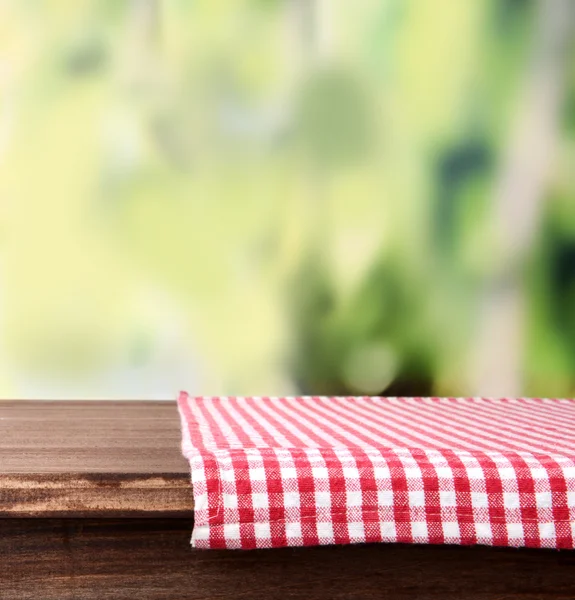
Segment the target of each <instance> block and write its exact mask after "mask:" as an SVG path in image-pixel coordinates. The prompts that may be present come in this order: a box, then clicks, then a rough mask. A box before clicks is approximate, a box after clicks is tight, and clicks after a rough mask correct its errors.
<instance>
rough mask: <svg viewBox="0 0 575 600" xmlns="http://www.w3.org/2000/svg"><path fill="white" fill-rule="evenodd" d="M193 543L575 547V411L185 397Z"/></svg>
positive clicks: (441, 402)
mask: <svg viewBox="0 0 575 600" xmlns="http://www.w3.org/2000/svg"><path fill="white" fill-rule="evenodd" d="M178 409H179V412H180V417H181V423H182V450H183V453H184V456H185V457H186V458H187V459H188V460H189V462H190V465H191V477H192V485H193V493H194V530H193V533H192V545H193V546H194V547H197V548H238V549H249V548H270V547H273V548H277V547H285V546H315V545H323V544H353V543H363V542H400V543H422V544H462V545H473V544H486V545H492V546H516V547H518V546H527V547H536V548H571V549H572V548H575V541H574V540H575V401H573V400H550V399H529V398H504V399H487V398H375V397H345V398H344V397H337V398H336V397H330V398H328V397H316V396H314V397H288V398H270V397H249V398H248V397H192V396H190V395H188V394H187V393H186V392H182V393H181V394H180V396H179V399H178Z"/></svg>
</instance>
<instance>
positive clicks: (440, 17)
mask: <svg viewBox="0 0 575 600" xmlns="http://www.w3.org/2000/svg"><path fill="white" fill-rule="evenodd" d="M574 11H575V3H573V2H572V1H571V0H475V1H473V2H462V1H459V2H458V1H453V0H354V1H353V2H350V1H349V0H234V1H233V2H232V1H223V0H133V1H128V0H70V1H66V0H53V1H48V0H44V1H42V0H14V1H10V0H8V1H6V0H0V396H2V397H15V398H27V397H36V398H78V397H83V398H91V397H101V398H173V397H174V395H175V394H176V393H177V391H178V390H179V389H180V388H186V389H188V390H189V391H190V392H191V393H197V394H256V395H280V394H291V393H305V394H388V395H429V394H438V395H485V396H487V395H495V396H498V395H532V396H572V395H575V45H574V41H575V14H574Z"/></svg>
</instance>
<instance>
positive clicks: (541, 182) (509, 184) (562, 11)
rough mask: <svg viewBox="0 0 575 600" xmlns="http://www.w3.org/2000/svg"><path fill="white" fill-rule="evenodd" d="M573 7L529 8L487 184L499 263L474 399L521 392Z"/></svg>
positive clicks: (485, 311)
mask: <svg viewBox="0 0 575 600" xmlns="http://www.w3.org/2000/svg"><path fill="white" fill-rule="evenodd" d="M574 6H575V5H574V4H573V2H572V0H538V2H537V15H536V30H535V40H534V47H533V52H532V57H531V62H530V65H529V67H528V70H527V75H526V81H525V86H524V89H523V90H522V93H521V96H520V103H519V106H518V110H517V115H516V120H515V123H514V125H513V129H512V131H511V136H510V145H509V147H508V149H507V152H506V155H505V157H504V160H503V167H502V170H501V173H500V175H499V179H498V181H497V182H496V186H495V194H494V198H495V205H494V211H495V216H494V218H495V223H496V228H497V229H496V239H495V243H496V245H497V246H496V247H497V249H498V259H499V264H498V265H497V267H496V269H495V271H494V273H493V276H492V277H491V278H490V279H489V280H488V281H487V283H486V286H485V291H484V295H483V298H482V299H481V301H480V321H479V331H478V336H477V342H476V345H475V354H474V356H473V357H472V364H471V373H470V376H471V382H470V384H471V385H470V387H471V391H472V393H474V394H477V395H483V396H518V395H521V393H522V391H523V377H522V375H523V374H522V366H523V347H524V338H523V323H524V289H523V288H524V286H523V277H522V270H523V268H524V260H525V257H526V254H527V252H528V250H529V248H530V246H531V244H532V242H533V239H534V237H535V235H536V233H537V229H538V224H539V220H540V218H539V217H540V214H541V212H542V211H541V207H542V204H543V202H544V200H545V195H546V186H547V183H548V176H549V171H550V167H551V164H552V159H553V155H554V152H555V149H556V145H557V138H558V135H559V116H560V110H561V100H562V97H563V92H564V88H565V82H566V76H567V68H568V63H567V60H568V48H567V46H568V44H569V42H570V41H571V36H572V34H573V32H574V29H575V27H574V24H575V14H574Z"/></svg>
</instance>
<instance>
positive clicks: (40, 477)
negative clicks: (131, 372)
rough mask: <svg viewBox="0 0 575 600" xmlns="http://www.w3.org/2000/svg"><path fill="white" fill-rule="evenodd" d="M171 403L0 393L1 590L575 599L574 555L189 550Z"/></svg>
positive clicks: (39, 597) (52, 594)
mask: <svg viewBox="0 0 575 600" xmlns="http://www.w3.org/2000/svg"><path fill="white" fill-rule="evenodd" d="M179 447H180V433H179V421H178V415H177V411H176V407H175V404H173V403H161V402H72V403H69V402H66V403H64V402H1V403H0V599H1V600H13V599H14V600H16V599H17V600H26V599H27V598H33V599H34V600H52V599H54V600H66V599H92V598H93V599H98V600H105V599H108V598H110V599H122V598H130V599H131V600H134V599H136V598H137V599H138V600H147V599H160V598H162V599H178V600H186V599H204V600H207V599H218V600H225V599H228V598H230V599H231V598H234V599H238V598H245V599H252V598H253V599H260V598H261V599H266V600H274V599H278V600H283V599H285V598H302V599H304V598H305V599H306V600H313V599H314V598H322V599H326V600H327V599H329V600H337V599H344V598H346V599H347V598H354V599H356V598H358V599H363V598H385V599H390V600H392V599H393V600H395V599H397V600H399V599H408V598H409V599H421V600H426V599H434V600H440V599H441V600H466V599H469V600H503V599H506V600H507V599H523V600H538V599H547V598H553V599H557V600H558V599H562V600H574V599H575V552H574V551H562V552H558V551H551V550H515V549H499V548H484V547H475V548H464V547H457V546H405V545H399V544H396V545H386V544H379V545H365V546H347V547H324V548H297V549H285V550H258V551H244V552H242V551H197V550H192V549H191V548H190V533H191V530H192V522H193V500H192V495H191V487H190V483H189V472H188V465H187V463H186V462H185V461H184V459H183V458H181V456H180V450H179Z"/></svg>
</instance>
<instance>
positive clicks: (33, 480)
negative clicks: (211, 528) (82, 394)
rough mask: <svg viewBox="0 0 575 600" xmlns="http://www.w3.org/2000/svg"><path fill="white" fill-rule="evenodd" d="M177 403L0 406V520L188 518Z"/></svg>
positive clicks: (188, 487)
mask: <svg viewBox="0 0 575 600" xmlns="http://www.w3.org/2000/svg"><path fill="white" fill-rule="evenodd" d="M191 491H192V490H191V484H190V475H189V466H188V464H187V462H186V461H185V459H184V458H183V457H182V455H181V452H180V426H179V417H178V412H177V408H176V404H175V402H138V401H130V402H116V401H83V402H80V401H79V402H51V401H0V517H6V516H14V517H23V516H24V517H28V516H38V517H54V516H70V517H79V516H94V517H96V516H97V517H107V516H109V517H118V516H134V517H142V516H154V517H158V516H162V517H166V516H191V514H192V510H193V502H192V495H191Z"/></svg>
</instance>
